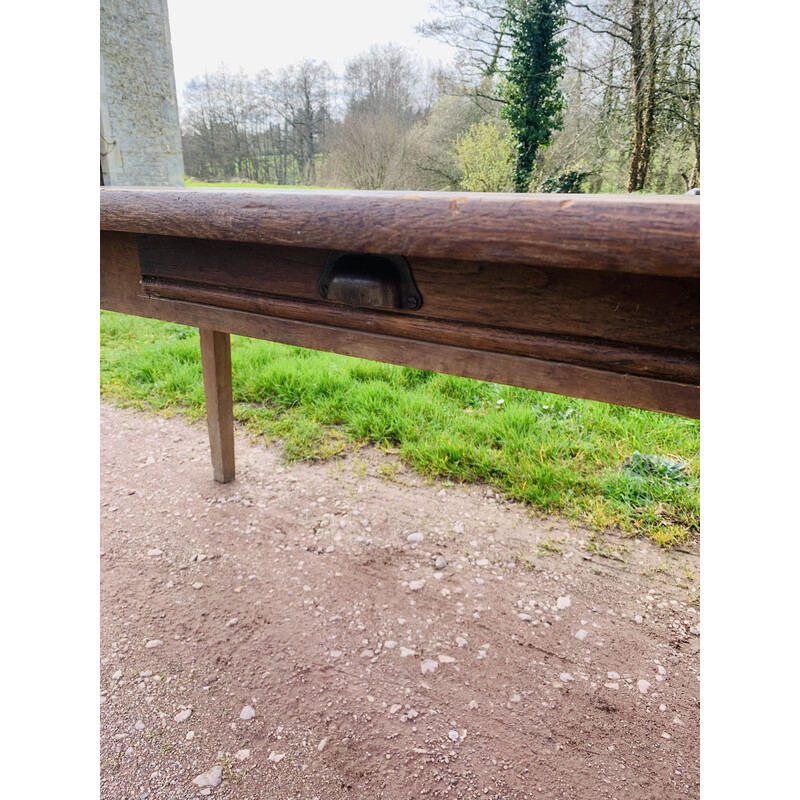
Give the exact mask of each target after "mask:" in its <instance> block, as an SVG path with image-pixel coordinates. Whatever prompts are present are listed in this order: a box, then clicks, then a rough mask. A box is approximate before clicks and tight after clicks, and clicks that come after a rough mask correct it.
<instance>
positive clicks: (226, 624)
mask: <svg viewBox="0 0 800 800" xmlns="http://www.w3.org/2000/svg"><path fill="white" fill-rule="evenodd" d="M238 621H239V617H234V618H233V619H229V620H228V621H227V622H226V623H225V626H226V627H227V628H230V627H231V625H235V624H236V623H237V622H238Z"/></svg>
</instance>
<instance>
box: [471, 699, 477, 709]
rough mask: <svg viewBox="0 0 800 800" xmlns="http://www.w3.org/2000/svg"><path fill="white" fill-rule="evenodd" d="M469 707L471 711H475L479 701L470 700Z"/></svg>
mask: <svg viewBox="0 0 800 800" xmlns="http://www.w3.org/2000/svg"><path fill="white" fill-rule="evenodd" d="M469 707H470V708H471V709H473V710H474V709H476V708H477V707H478V701H477V700H470V701H469Z"/></svg>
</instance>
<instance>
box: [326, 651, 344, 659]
mask: <svg viewBox="0 0 800 800" xmlns="http://www.w3.org/2000/svg"><path fill="white" fill-rule="evenodd" d="M328 655H329V656H330V657H331V658H339V657H340V656H341V655H342V651H341V650H330V651H329V652H328Z"/></svg>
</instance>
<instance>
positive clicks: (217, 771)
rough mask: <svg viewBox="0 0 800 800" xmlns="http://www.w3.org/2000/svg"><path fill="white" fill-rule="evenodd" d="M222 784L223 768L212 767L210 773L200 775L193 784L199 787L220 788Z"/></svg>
mask: <svg viewBox="0 0 800 800" xmlns="http://www.w3.org/2000/svg"><path fill="white" fill-rule="evenodd" d="M221 782H222V767H219V766H216V767H211V769H210V770H208V772H204V773H202V774H201V775H198V776H197V777H196V778H195V779H194V780H193V781H192V783H194V784H195V785H197V786H219V785H220V783H221Z"/></svg>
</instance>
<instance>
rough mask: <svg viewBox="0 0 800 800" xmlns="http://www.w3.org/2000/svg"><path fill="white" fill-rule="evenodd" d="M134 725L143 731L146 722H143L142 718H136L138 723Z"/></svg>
mask: <svg viewBox="0 0 800 800" xmlns="http://www.w3.org/2000/svg"><path fill="white" fill-rule="evenodd" d="M133 727H134V728H136V730H137V731H143V730H144V722H142V721H141V720H140V719H137V720H136V724H135V725H134V726H133Z"/></svg>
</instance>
